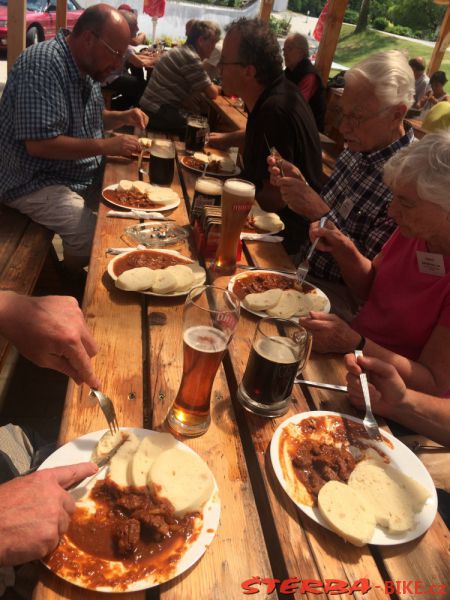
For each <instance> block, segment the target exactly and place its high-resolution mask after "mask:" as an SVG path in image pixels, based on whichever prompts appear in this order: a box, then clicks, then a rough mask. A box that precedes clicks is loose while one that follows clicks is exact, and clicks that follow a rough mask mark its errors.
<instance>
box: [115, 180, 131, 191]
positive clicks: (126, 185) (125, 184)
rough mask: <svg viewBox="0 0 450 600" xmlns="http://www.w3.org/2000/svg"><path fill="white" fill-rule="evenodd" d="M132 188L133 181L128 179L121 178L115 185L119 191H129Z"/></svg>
mask: <svg viewBox="0 0 450 600" xmlns="http://www.w3.org/2000/svg"><path fill="white" fill-rule="evenodd" d="M132 188H133V182H132V181H129V180H128V179H121V180H120V181H119V184H118V186H117V189H118V191H119V192H131V190H132Z"/></svg>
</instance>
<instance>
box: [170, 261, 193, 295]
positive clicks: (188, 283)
mask: <svg viewBox="0 0 450 600" xmlns="http://www.w3.org/2000/svg"><path fill="white" fill-rule="evenodd" d="M166 271H169V273H172V275H175V279H176V280H177V287H176V288H175V292H185V291H187V290H190V289H191V287H192V284H193V283H194V273H193V272H192V269H190V268H189V267H188V266H187V265H172V266H170V267H167V268H166Z"/></svg>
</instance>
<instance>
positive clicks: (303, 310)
mask: <svg viewBox="0 0 450 600" xmlns="http://www.w3.org/2000/svg"><path fill="white" fill-rule="evenodd" d="M253 285H254V286H257V287H258V289H259V288H261V289H262V290H263V291H261V292H256V293H255V292H252V291H250V293H246V292H245V289H246V287H249V288H251V286H253ZM282 288H285V289H282ZM228 289H229V290H230V291H231V292H234V293H235V294H236V295H237V297H238V298H239V300H240V301H241V306H242V307H243V308H244V309H245V310H246V311H247V312H249V313H251V314H252V315H256V316H257V317H278V318H281V319H292V320H295V321H298V318H299V316H307V315H308V314H309V312H310V311H311V310H316V311H319V312H326V313H329V312H330V310H331V304H330V301H329V299H328V297H327V296H326V294H324V293H323V292H322V290H320V289H319V288H318V287H316V286H314V285H312V284H311V283H307V282H304V283H303V291H300V290H299V289H298V284H297V278H296V276H295V275H287V274H285V273H277V272H274V271H269V270H267V271H266V270H264V269H261V270H256V271H250V272H248V271H245V272H244V273H238V274H237V275H234V276H233V277H232V278H231V279H230V281H229V283H228Z"/></svg>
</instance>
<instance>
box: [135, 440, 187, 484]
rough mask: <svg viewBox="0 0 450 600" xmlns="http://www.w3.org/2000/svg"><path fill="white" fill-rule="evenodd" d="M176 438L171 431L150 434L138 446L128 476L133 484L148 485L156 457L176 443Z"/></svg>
mask: <svg viewBox="0 0 450 600" xmlns="http://www.w3.org/2000/svg"><path fill="white" fill-rule="evenodd" d="M176 443H177V442H176V440H175V438H174V437H173V436H172V435H171V434H170V433H158V434H156V435H148V436H147V437H145V438H144V439H143V440H141V443H140V444H139V446H138V449H137V450H136V453H135V454H134V455H133V457H132V458H131V460H130V462H129V465H128V469H129V471H128V476H129V477H128V478H129V481H130V483H131V485H134V486H135V487H143V486H146V485H147V480H148V474H149V472H150V469H151V467H152V465H153V463H154V462H155V460H156V458H157V457H158V456H159V455H160V454H161V452H164V450H168V449H169V448H172V447H174V446H175V445H176Z"/></svg>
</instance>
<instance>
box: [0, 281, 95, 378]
mask: <svg viewBox="0 0 450 600" xmlns="http://www.w3.org/2000/svg"><path fill="white" fill-rule="evenodd" d="M0 333H1V335H3V336H4V337H5V338H6V339H7V340H9V341H10V342H11V343H12V344H14V346H16V348H17V350H18V351H19V352H20V353H21V354H23V355H24V356H25V357H26V358H28V359H29V360H31V361H33V362H34V363H36V364H37V365H38V366H40V367H46V368H48V369H55V370H56V371H60V372H61V373H64V374H65V375H68V376H69V377H72V378H73V379H74V380H75V381H76V383H82V382H85V383H87V384H88V385H89V386H91V387H99V385H100V382H99V380H98V378H97V377H96V376H95V374H94V371H93V369H92V364H91V358H92V357H93V356H94V355H95V354H96V353H97V346H96V343H95V340H94V338H93V337H92V335H91V333H90V332H89V330H88V328H87V325H86V322H85V321H84V317H83V313H82V312H81V310H80V308H79V306H78V302H77V301H76V300H75V298H72V297H69V296H41V297H31V296H23V295H21V294H16V293H14V292H1V293H0Z"/></svg>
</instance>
